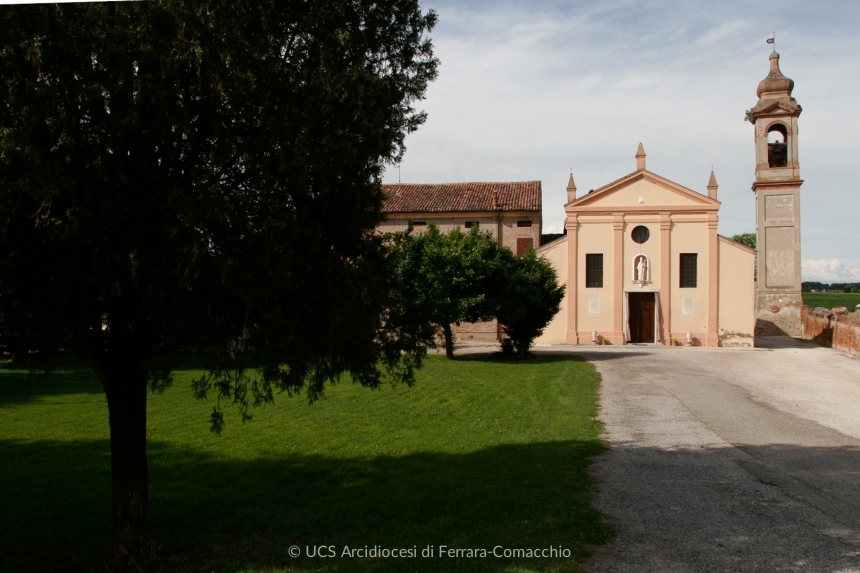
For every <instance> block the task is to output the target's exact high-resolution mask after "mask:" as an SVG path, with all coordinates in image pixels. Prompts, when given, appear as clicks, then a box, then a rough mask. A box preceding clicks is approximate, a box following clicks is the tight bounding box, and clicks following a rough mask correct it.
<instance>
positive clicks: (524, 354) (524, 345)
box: [519, 339, 531, 360]
mask: <svg viewBox="0 0 860 573" xmlns="http://www.w3.org/2000/svg"><path fill="white" fill-rule="evenodd" d="M529 342H531V341H530V340H528V339H521V340H520V341H519V351H520V352H519V355H520V358H521V359H522V360H525V359H526V358H528V355H529Z"/></svg>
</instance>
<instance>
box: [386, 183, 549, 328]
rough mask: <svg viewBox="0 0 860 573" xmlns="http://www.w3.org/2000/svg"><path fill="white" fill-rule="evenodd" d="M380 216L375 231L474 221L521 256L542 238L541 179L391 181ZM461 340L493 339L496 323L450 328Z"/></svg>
mask: <svg viewBox="0 0 860 573" xmlns="http://www.w3.org/2000/svg"><path fill="white" fill-rule="evenodd" d="M382 190H383V192H384V193H385V200H384V202H383V205H382V212H383V214H384V215H385V220H384V221H383V222H382V224H380V225H379V230H380V231H382V232H386V233H393V232H396V231H405V230H406V228H407V227H408V226H409V223H410V222H411V223H412V226H413V228H414V229H415V230H416V231H420V230H421V227H425V226H426V225H427V223H429V222H431V221H432V222H434V223H435V224H436V226H437V227H439V230H440V231H442V232H443V233H447V232H448V231H451V230H453V229H454V228H455V227H460V228H461V229H463V230H465V229H468V228H471V227H472V226H473V225H475V224H478V225H480V227H481V229H484V230H488V231H490V232H491V233H493V236H494V237H496V240H497V241H498V242H499V244H500V245H502V246H505V247H508V248H510V249H511V250H512V251H513V252H514V253H517V254H522V253H524V252H525V251H526V250H527V249H529V248H535V249H536V248H538V247H539V246H540V242H541V241H540V239H541V226H542V224H541V182H540V181H522V182H511V183H431V184H415V183H392V184H386V185H383V186H382ZM452 329H453V331H454V333H455V334H456V335H457V336H458V337H459V338H463V339H496V338H497V337H498V334H499V332H498V325H497V324H496V321H492V322H479V323H475V324H472V323H463V324H461V325H460V326H459V327H458V326H453V328H452Z"/></svg>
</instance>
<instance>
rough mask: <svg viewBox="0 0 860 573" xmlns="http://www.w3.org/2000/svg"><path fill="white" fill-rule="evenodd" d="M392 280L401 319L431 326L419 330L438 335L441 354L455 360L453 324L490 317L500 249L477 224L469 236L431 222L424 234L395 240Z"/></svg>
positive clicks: (409, 234)
mask: <svg viewBox="0 0 860 573" xmlns="http://www.w3.org/2000/svg"><path fill="white" fill-rule="evenodd" d="M394 245H395V246H394V249H395V254H394V257H395V259H396V261H397V262H396V265H395V266H396V268H397V270H396V271H395V276H396V277H397V281H398V283H397V284H398V285H399V286H398V287H397V289H396V290H397V292H398V297H399V299H400V300H401V301H402V309H403V310H402V312H401V314H400V315H399V316H401V320H402V321H403V323H405V324H411V325H413V326H414V325H419V324H423V325H435V332H434V331H433V329H432V328H431V329H426V328H425V330H424V335H425V337H426V335H428V334H429V335H431V336H430V338H427V342H428V343H432V335H433V334H438V333H439V331H441V332H442V334H443V337H444V340H445V354H446V356H447V357H448V358H453V357H454V337H453V333H452V331H451V325H452V324H459V323H461V322H475V321H477V320H478V319H482V318H492V315H493V312H494V310H495V307H494V304H495V301H494V299H493V298H492V296H491V293H492V291H493V288H494V284H495V283H496V282H497V281H498V277H499V252H500V251H501V249H499V246H498V244H497V243H496V240H495V239H494V238H493V236H492V234H491V233H489V232H483V231H481V230H480V229H479V227H478V226H477V225H475V226H474V227H472V228H471V229H470V230H469V232H468V233H463V232H462V231H461V230H460V229H459V228H456V229H454V230H453V231H450V232H449V233H442V232H440V231H439V228H438V227H437V226H436V225H435V224H433V223H432V222H431V223H429V224H428V225H427V230H426V231H425V232H423V233H413V232H412V231H411V230H410V231H409V232H407V233H406V234H403V235H399V236H398V237H396V238H395V243H394Z"/></svg>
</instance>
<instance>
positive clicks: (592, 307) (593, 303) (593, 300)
mask: <svg viewBox="0 0 860 573" xmlns="http://www.w3.org/2000/svg"><path fill="white" fill-rule="evenodd" d="M588 314H600V297H599V296H590V297H588Z"/></svg>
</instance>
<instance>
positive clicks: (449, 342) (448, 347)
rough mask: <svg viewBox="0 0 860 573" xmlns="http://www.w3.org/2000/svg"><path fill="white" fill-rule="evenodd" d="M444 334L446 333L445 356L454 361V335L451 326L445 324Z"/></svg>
mask: <svg viewBox="0 0 860 573" xmlns="http://www.w3.org/2000/svg"><path fill="white" fill-rule="evenodd" d="M442 332H444V333H445V356H447V357H448V358H450V359H452V360H453V358H454V335H453V334H452V333H451V325H450V324H443V325H442Z"/></svg>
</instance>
